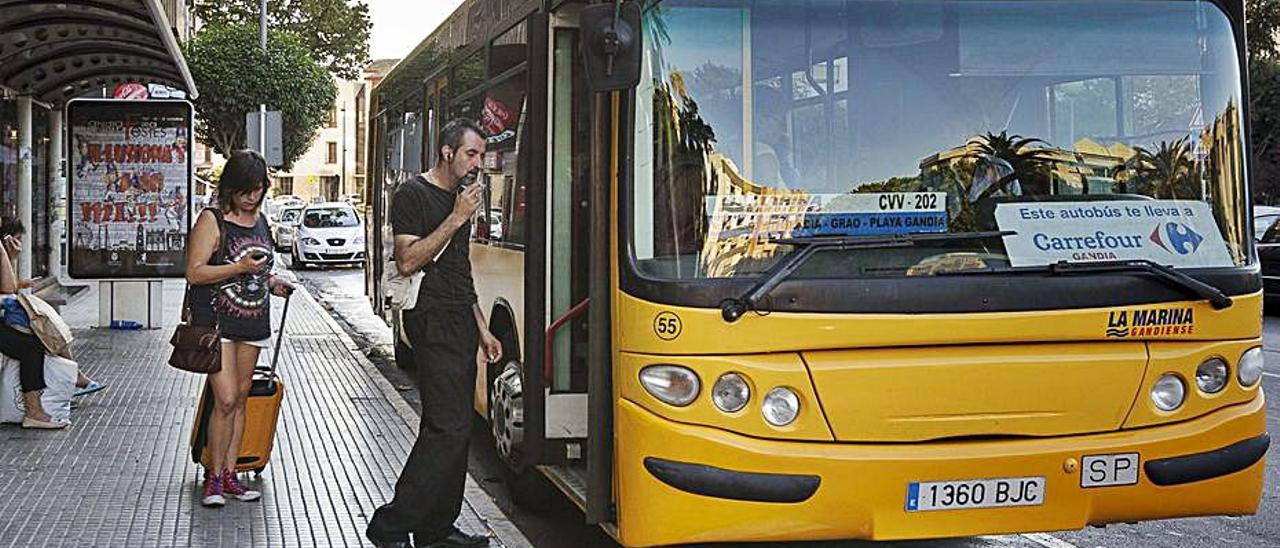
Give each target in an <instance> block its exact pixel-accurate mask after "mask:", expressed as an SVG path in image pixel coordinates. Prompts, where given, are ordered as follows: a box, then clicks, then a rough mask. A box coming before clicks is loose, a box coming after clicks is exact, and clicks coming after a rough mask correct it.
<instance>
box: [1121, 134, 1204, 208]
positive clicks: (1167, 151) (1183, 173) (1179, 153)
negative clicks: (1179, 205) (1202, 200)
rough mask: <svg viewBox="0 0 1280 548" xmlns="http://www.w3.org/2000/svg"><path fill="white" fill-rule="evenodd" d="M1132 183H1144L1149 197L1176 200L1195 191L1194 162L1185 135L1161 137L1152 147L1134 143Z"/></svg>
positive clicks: (1189, 196)
mask: <svg viewBox="0 0 1280 548" xmlns="http://www.w3.org/2000/svg"><path fill="white" fill-rule="evenodd" d="M1134 150H1135V151H1136V152H1137V154H1136V155H1135V156H1134V158H1133V164H1134V171H1135V172H1136V176H1135V177H1136V181H1135V182H1136V183H1137V184H1138V185H1139V186H1145V188H1146V189H1147V190H1145V191H1144V192H1146V193H1149V194H1150V195H1151V197H1153V198H1157V199H1161V198H1162V199H1167V200H1177V199H1179V198H1182V199H1186V198H1193V197H1197V196H1193V194H1195V193H1196V192H1195V181H1196V162H1195V159H1194V158H1193V157H1192V151H1191V144H1190V142H1189V141H1188V138H1187V137H1182V138H1181V139H1177V140H1175V141H1161V142H1160V146H1159V147H1158V148H1155V149H1148V148H1144V147H1134Z"/></svg>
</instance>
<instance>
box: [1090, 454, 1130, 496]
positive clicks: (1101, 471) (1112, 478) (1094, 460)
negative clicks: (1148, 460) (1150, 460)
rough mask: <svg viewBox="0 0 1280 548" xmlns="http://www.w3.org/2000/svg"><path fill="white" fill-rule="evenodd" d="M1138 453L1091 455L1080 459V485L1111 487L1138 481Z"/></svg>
mask: <svg viewBox="0 0 1280 548" xmlns="http://www.w3.org/2000/svg"><path fill="white" fill-rule="evenodd" d="M1140 460H1141V459H1140V458H1139V456H1138V454H1137V453H1121V454H1117V455H1089V456H1086V457H1084V458H1082V459H1080V487H1084V488H1089V487H1111V486H1113V485H1135V484H1137V483H1138V463H1139V461H1140Z"/></svg>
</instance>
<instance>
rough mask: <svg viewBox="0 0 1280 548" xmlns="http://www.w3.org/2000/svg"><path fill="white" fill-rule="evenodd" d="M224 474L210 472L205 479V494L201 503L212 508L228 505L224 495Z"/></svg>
mask: <svg viewBox="0 0 1280 548" xmlns="http://www.w3.org/2000/svg"><path fill="white" fill-rule="evenodd" d="M222 492H223V491H222V476H220V475H217V474H210V475H208V476H207V477H205V479H204V495H203V498H201V499H200V504H203V505H205V506H208V507H211V508H217V507H222V506H226V504H227V499H226V497H223V496H222Z"/></svg>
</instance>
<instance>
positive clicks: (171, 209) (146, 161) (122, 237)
mask: <svg viewBox="0 0 1280 548" xmlns="http://www.w3.org/2000/svg"><path fill="white" fill-rule="evenodd" d="M67 120H68V121H67V124H68V128H69V132H70V155H69V157H68V162H69V165H68V178H67V179H68V180H67V184H68V198H69V199H68V204H67V207H68V217H69V219H68V222H69V229H68V242H67V243H68V247H69V255H70V256H69V257H68V270H69V272H70V274H71V277H73V278H169V277H174V278H176V277H181V276H183V274H184V270H185V266H186V251H185V248H186V240H187V231H188V229H189V227H190V225H191V219H190V218H189V217H190V205H189V204H190V196H191V157H190V148H189V146H190V142H191V121H192V110H191V104H190V103H188V102H186V101H154V100H153V101H123V100H110V99H106V100H100V99H93V100H73V101H71V102H70V103H68V105H67Z"/></svg>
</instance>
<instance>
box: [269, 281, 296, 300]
mask: <svg viewBox="0 0 1280 548" xmlns="http://www.w3.org/2000/svg"><path fill="white" fill-rule="evenodd" d="M268 283H269V285H271V293H273V294H274V295H275V296H277V297H288V296H289V295H291V294H293V290H294V287H293V284H292V283H290V282H289V280H286V279H284V278H278V277H273V278H271V281H270V282H268Z"/></svg>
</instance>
